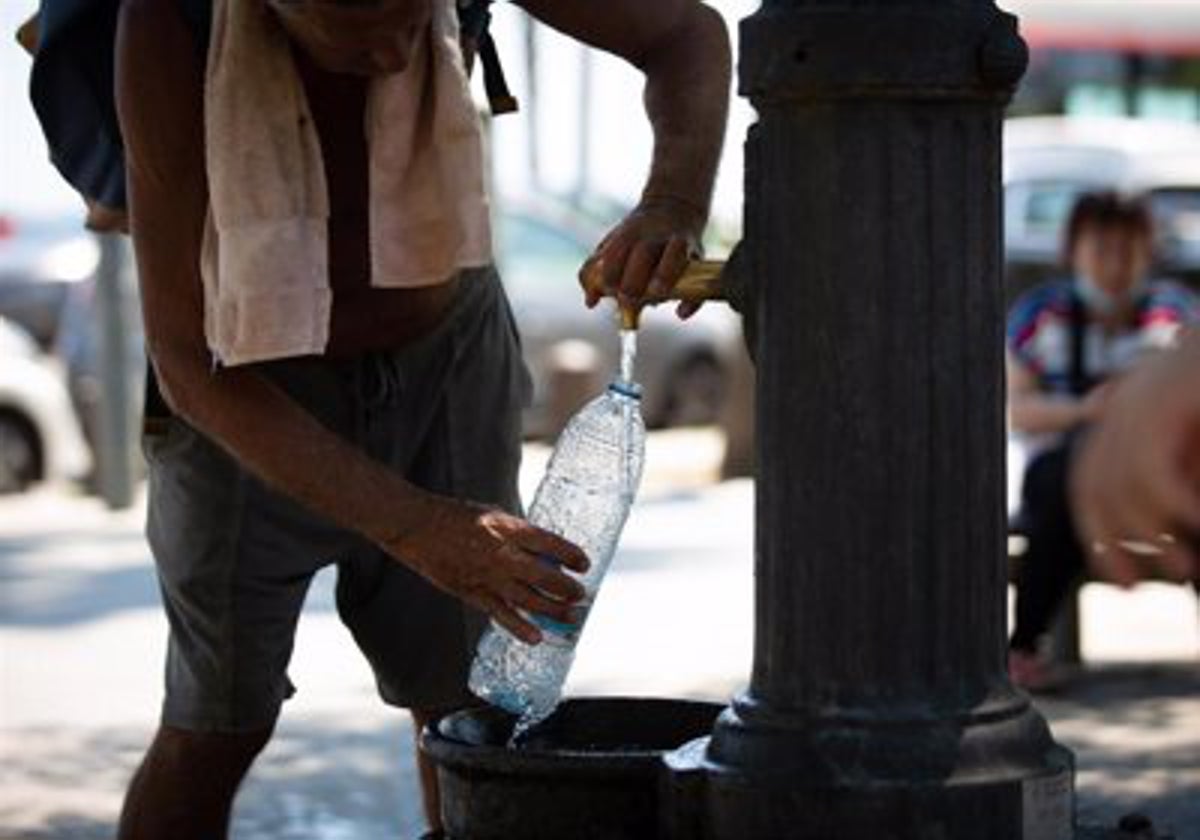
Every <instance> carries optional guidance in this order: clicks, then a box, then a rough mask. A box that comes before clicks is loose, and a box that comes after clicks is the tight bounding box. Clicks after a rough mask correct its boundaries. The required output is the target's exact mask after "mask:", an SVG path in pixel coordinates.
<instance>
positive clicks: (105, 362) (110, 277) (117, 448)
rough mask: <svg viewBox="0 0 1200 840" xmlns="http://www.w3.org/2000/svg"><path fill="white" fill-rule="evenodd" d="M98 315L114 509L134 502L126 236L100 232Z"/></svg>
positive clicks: (104, 452)
mask: <svg viewBox="0 0 1200 840" xmlns="http://www.w3.org/2000/svg"><path fill="white" fill-rule="evenodd" d="M97 241H98V242H99V245H100V264H99V266H98V268H97V270H96V317H97V319H98V321H97V323H98V327H99V334H100V402H99V409H100V410H99V415H100V416H99V420H100V422H99V428H98V429H97V447H96V456H97V461H98V463H97V465H96V466H97V477H98V485H99V489H100V495H101V497H102V498H103V499H104V501H105V503H106V504H107V505H108V506H109V507H110V508H112V509H114V510H117V509H121V508H127V507H129V506H130V505H132V504H133V485H134V477H133V457H134V456H133V440H134V436H133V411H132V406H133V400H132V393H131V388H130V385H131V382H130V380H131V376H130V360H129V355H130V354H129V339H130V335H131V331H132V330H133V329H135V326H134V324H133V323H132V319H131V317H130V314H129V309H130V305H129V292H128V289H127V288H126V286H127V283H126V282H125V278H126V267H127V265H128V253H127V251H126V243H125V241H124V239H123V237H121V236H119V235H117V234H97Z"/></svg>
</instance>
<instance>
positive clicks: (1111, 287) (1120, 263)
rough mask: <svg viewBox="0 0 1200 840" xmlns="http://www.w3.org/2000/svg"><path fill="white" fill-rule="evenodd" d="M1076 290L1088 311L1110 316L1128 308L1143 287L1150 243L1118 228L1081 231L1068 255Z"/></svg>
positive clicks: (1139, 235)
mask: <svg viewBox="0 0 1200 840" xmlns="http://www.w3.org/2000/svg"><path fill="white" fill-rule="evenodd" d="M1071 265H1072V268H1073V269H1074V272H1075V288H1076V289H1077V290H1078V292H1079V296H1080V297H1081V298H1083V301H1084V303H1085V304H1086V305H1087V307H1088V309H1090V310H1092V311H1093V312H1095V313H1097V314H1098V315H1102V316H1105V315H1112V314H1114V313H1116V312H1118V311H1119V310H1120V309H1122V308H1123V307H1125V306H1127V305H1129V304H1130V303H1132V302H1133V301H1134V300H1136V299H1137V296H1138V295H1139V294H1140V293H1141V290H1142V288H1143V287H1144V286H1145V284H1146V272H1147V271H1148V270H1149V268H1150V241H1149V239H1148V237H1146V236H1144V235H1142V234H1141V233H1138V232H1136V231H1131V230H1128V229H1126V228H1124V227H1120V226H1105V227H1099V226H1094V225H1093V226H1090V227H1086V228H1084V230H1083V231H1082V232H1081V233H1080V235H1079V239H1078V240H1077V241H1076V243H1075V249H1074V251H1073V253H1072V255H1071Z"/></svg>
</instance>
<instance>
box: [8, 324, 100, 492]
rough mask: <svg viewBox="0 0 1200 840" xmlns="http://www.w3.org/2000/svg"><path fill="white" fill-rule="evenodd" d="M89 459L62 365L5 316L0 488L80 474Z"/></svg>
mask: <svg viewBox="0 0 1200 840" xmlns="http://www.w3.org/2000/svg"><path fill="white" fill-rule="evenodd" d="M89 463H90V459H89V457H88V452H87V447H86V446H85V444H84V442H83V436H82V435H81V434H80V431H79V424H78V421H77V419H76V417H75V412H74V410H73V409H72V407H71V400H70V398H69V397H68V395H67V388H66V384H65V378H64V374H63V371H62V369H61V367H60V366H59V364H58V363H57V361H56V360H54V359H53V358H51V357H50V356H48V355H46V354H45V353H44V352H43V351H42V350H41V349H40V348H39V347H38V345H37V342H36V341H34V339H33V338H32V336H30V335H29V333H28V332H27V331H26V330H24V329H22V328H21V327H20V326H18V325H16V324H14V323H13V322H12V321H10V320H8V319H6V318H3V317H0V493H12V492H16V491H20V490H24V489H25V488H27V487H28V486H30V485H31V484H33V483H34V482H37V481H42V480H46V479H76V478H81V477H82V476H83V475H84V473H85V472H86V471H87V469H88V466H89Z"/></svg>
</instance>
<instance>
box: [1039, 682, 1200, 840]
mask: <svg viewBox="0 0 1200 840" xmlns="http://www.w3.org/2000/svg"><path fill="white" fill-rule="evenodd" d="M1037 705H1038V707H1039V708H1040V709H1041V710H1042V712H1043V713H1044V714H1045V715H1046V717H1047V718H1048V719H1049V721H1050V725H1051V727H1052V729H1053V730H1054V734H1055V737H1056V738H1057V739H1058V740H1059V741H1060V742H1061V743H1062V744H1064V745H1065V746H1067V747H1069V748H1070V749H1071V750H1073V751H1074V752H1075V760H1076V771H1077V777H1076V789H1077V794H1078V795H1077V800H1078V810H1079V817H1080V820H1081V821H1083V822H1086V823H1089V824H1096V825H1109V826H1111V825H1115V823H1116V821H1117V820H1118V819H1119V818H1120V817H1121V816H1123V815H1124V814H1127V813H1131V812H1139V813H1143V814H1146V815H1148V816H1149V817H1151V818H1152V819H1153V820H1154V823H1155V825H1156V826H1157V827H1158V829H1159V830H1160V831H1162V832H1169V833H1171V834H1172V835H1173V836H1174V837H1175V840H1200V664H1198V663H1196V662H1172V663H1113V664H1105V665H1093V666H1090V667H1088V668H1087V669H1086V670H1084V671H1082V672H1081V673H1080V674H1078V675H1077V676H1076V678H1075V679H1074V680H1072V681H1071V683H1070V684H1069V686H1068V687H1067V688H1066V689H1065V690H1064V691H1062V692H1061V693H1059V694H1055V695H1053V696H1042V697H1038V698H1037Z"/></svg>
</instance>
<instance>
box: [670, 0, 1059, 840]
mask: <svg viewBox="0 0 1200 840" xmlns="http://www.w3.org/2000/svg"><path fill="white" fill-rule="evenodd" d="M741 36H742V44H743V50H742V59H741V66H740V68H739V71H740V82H741V91H742V93H743V94H744V95H746V96H749V97H750V99H751V100H752V102H753V103H754V105H755V107H756V108H757V110H758V115H759V121H758V123H757V124H756V125H755V126H754V127H753V128H752V129H751V130H750V135H749V138H748V141H747V154H746V160H747V171H746V202H747V203H746V211H745V214H746V215H745V237H746V238H745V242H744V243H743V246H744V247H745V248H746V249H747V251H748V253H747V255H746V256H747V260H748V268H749V271H750V273H751V276H753V277H754V280H755V282H756V284H757V286H758V288H757V306H758V309H757V317H758V325H759V326H758V344H757V348H756V349H757V363H758V389H757V405H758V421H757V422H758V426H757V446H758V448H757V464H758V485H757V488H758V490H757V492H758V499H757V515H756V516H757V522H756V524H757V538H756V540H757V545H756V557H757V559H756V563H757V567H756V602H757V609H756V628H755V630H756V636H755V650H754V668H753V674H752V678H751V684H750V687H749V689H748V690H747V691H746V692H745V693H744V694H743V695H741V696H740V697H738V698H737V699H735V701H734V702H733V704H732V705H731V706H730V707H729V708H728V709H727V710H726V711H725V712H724V713H723V715H722V717H721V718H720V720H719V721H718V723H717V725H716V727H715V728H714V731H713V734H712V737H711V739H710V741H709V742H708V743H707V744H706V745H692V746H691V747H690V748H688V749H685V750H681V751H680V752H679V753H677V754H675V755H674V756H672V757H670V758H669V759H668V767H669V768H670V771H671V773H670V775H669V777H668V778H669V779H672V780H673V782H668V784H673V785H674V787H673V789H674V791H675V793H676V795H677V796H679V797H682V798H684V799H688V798H691V799H693V800H695V799H698V800H699V801H698V802H696V804H695V808H694V809H693V808H691V807H684V808H683V809H682V812H683V813H685V814H686V813H689V812H691V813H694V811H697V810H698V811H700V812H701V813H702V815H703V816H702V817H701V818H699V819H694V820H690V819H680V818H678V814H679V813H680V808H679V807H678V805H675V806H672V807H673V808H674V810H675V813H676V816H675V818H674V824H675V825H679V826H684V828H682V829H679V831H678V832H677V833H676V835H675V836H678V837H683V836H687V837H689V838H694V837H698V836H702V837H706V838H711V839H712V840H756V839H757V838H787V837H795V838H804V839H805V840H835V839H836V840H868V838H869V840H885V838H886V840H1065V839H1066V838H1068V837H1070V836H1071V834H1072V831H1073V827H1072V820H1073V813H1072V812H1073V771H1072V761H1071V756H1070V754H1069V753H1068V752H1067V751H1066V750H1064V749H1062V748H1061V747H1059V746H1058V745H1056V744H1055V742H1054V741H1053V739H1052V737H1051V735H1050V732H1049V730H1048V728H1047V726H1046V724H1045V721H1044V719H1043V718H1042V716H1041V715H1040V714H1039V713H1038V712H1037V711H1036V710H1035V709H1034V708H1033V707H1032V706H1031V705H1030V703H1029V701H1028V698H1026V697H1025V696H1024V695H1022V694H1020V693H1019V692H1017V691H1016V690H1015V689H1014V688H1013V687H1012V686H1011V685H1010V683H1009V682H1008V679H1007V676H1006V673H1005V667H1004V662H1005V646H1006V645H1005V578H1006V575H1005V539H1006V528H1005V514H1004V480H1005V479H1004V471H1003V440H1004V413H1003V353H1002V347H1003V344H1002V332H1001V325H1002V289H1001V272H1000V251H999V242H1000V223H1001V212H1000V211H1001V194H1000V138H1001V132H1000V128H1001V117H1002V111H1003V107H1004V105H1005V103H1006V102H1007V100H1008V98H1009V97H1010V95H1011V93H1012V89H1013V87H1014V85H1015V83H1016V82H1017V80H1018V79H1019V77H1020V75H1021V73H1022V72H1023V70H1024V66H1025V62H1026V51H1025V48H1024V44H1023V42H1022V41H1021V39H1020V38H1019V37H1018V35H1017V32H1016V26H1015V19H1014V18H1012V17H1011V16H1010V15H1007V14H1003V13H1001V12H999V11H998V10H997V9H996V8H995V6H994V5H993V4H992V2H991V0H941V2H938V0H909V1H908V2H900V3H897V2H884V0H874V2H869V0H859V2H854V3H847V2H845V0H774V2H772V0H766V1H765V2H764V3H763V4H762V7H761V8H760V9H759V11H758V12H757V13H756V14H754V15H753V16H752V17H750V18H749V19H747V20H746V21H745V22H744V23H743V24H742V30H741ZM701 747H702V748H701ZM697 832H699V833H697Z"/></svg>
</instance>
